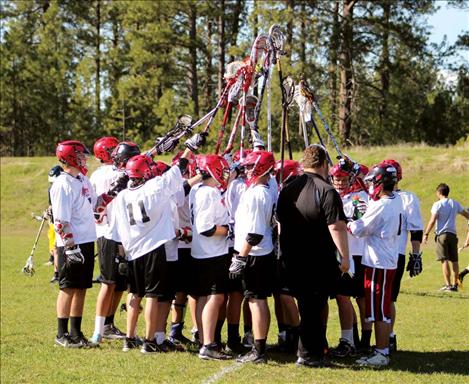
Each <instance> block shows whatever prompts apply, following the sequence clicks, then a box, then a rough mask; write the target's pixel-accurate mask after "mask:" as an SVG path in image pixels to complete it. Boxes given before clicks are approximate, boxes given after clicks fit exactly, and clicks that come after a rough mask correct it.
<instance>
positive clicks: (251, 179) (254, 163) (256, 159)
mask: <svg viewBox="0 0 469 384" xmlns="http://www.w3.org/2000/svg"><path fill="white" fill-rule="evenodd" d="M242 165H243V166H244V167H246V175H247V177H246V184H247V185H248V186H249V185H252V184H255V183H256V181H257V180H259V178H260V177H262V176H264V175H266V174H268V173H269V172H270V171H272V170H273V169H274V167H275V159H274V154H273V153H272V152H267V151H255V152H251V153H250V154H249V155H247V156H246V157H245V158H244V160H243V163H242ZM249 167H250V169H248V168H249Z"/></svg>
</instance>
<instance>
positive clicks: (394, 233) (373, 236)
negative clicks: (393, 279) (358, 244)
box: [348, 193, 404, 269]
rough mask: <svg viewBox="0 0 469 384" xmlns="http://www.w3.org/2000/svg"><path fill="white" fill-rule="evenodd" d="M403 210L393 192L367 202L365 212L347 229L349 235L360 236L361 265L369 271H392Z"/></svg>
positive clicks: (395, 263) (400, 200)
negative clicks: (361, 245)
mask: <svg viewBox="0 0 469 384" xmlns="http://www.w3.org/2000/svg"><path fill="white" fill-rule="evenodd" d="M403 214H404V209H403V205H402V199H401V197H400V196H399V195H398V194H397V193H393V194H392V195H391V196H390V197H382V198H381V199H379V200H377V201H373V200H370V202H369V204H368V209H367V210H366V212H365V214H364V215H363V217H362V218H361V219H359V220H356V221H352V222H350V223H349V224H348V227H349V229H350V231H351V232H352V234H353V235H355V236H358V237H364V239H365V250H364V252H363V257H362V264H363V265H366V266H368V267H372V268H380V269H396V268H397V259H398V253H399V242H398V237H399V235H400V233H401V224H402V217H403Z"/></svg>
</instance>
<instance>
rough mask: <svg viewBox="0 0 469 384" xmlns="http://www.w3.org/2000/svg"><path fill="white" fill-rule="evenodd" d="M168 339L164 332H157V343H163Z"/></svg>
mask: <svg viewBox="0 0 469 384" xmlns="http://www.w3.org/2000/svg"><path fill="white" fill-rule="evenodd" d="M165 339H166V334H165V333H164V332H155V341H156V344H158V345H161V344H163V341H165Z"/></svg>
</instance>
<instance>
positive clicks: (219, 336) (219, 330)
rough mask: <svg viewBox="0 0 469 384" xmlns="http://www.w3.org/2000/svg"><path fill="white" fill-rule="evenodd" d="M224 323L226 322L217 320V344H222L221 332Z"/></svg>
mask: <svg viewBox="0 0 469 384" xmlns="http://www.w3.org/2000/svg"><path fill="white" fill-rule="evenodd" d="M224 323H225V320H217V325H216V326H215V342H217V343H221V330H222V329H223V324H224Z"/></svg>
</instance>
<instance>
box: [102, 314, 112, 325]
mask: <svg viewBox="0 0 469 384" xmlns="http://www.w3.org/2000/svg"><path fill="white" fill-rule="evenodd" d="M104 324H105V325H108V324H114V315H110V316H107V317H106V320H105V321H104Z"/></svg>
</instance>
